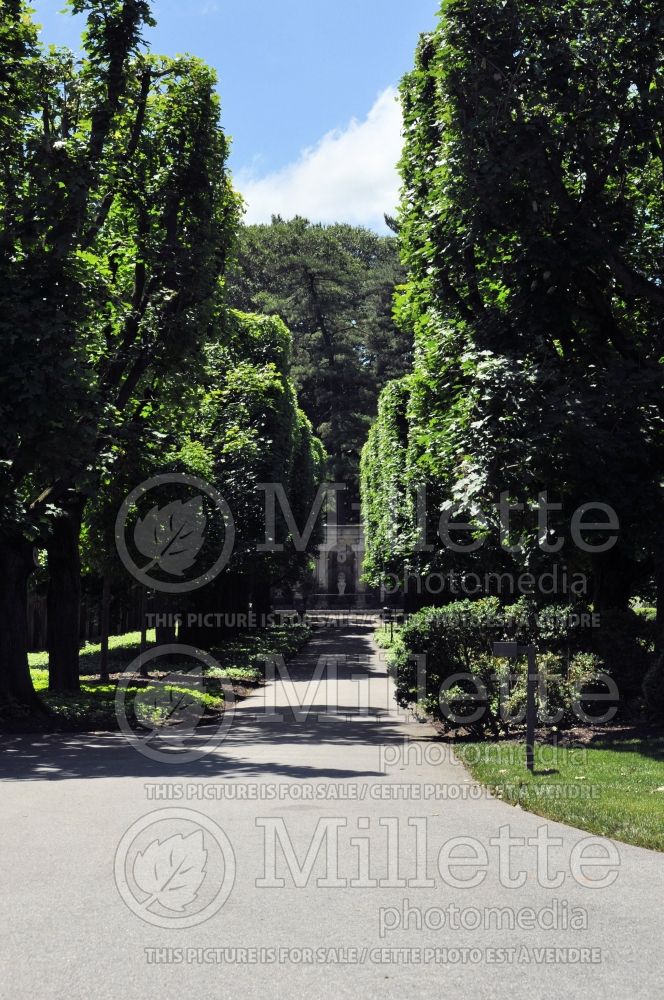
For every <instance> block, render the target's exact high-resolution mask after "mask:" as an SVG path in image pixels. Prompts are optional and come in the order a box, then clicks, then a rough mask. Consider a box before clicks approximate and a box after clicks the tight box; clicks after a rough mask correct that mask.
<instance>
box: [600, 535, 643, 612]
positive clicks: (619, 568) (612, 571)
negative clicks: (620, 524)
mask: <svg viewBox="0 0 664 1000" xmlns="http://www.w3.org/2000/svg"><path fill="white" fill-rule="evenodd" d="M592 571H593V605H594V607H595V611H598V612H600V613H601V612H602V611H627V610H628V609H629V599H630V597H631V594H632V583H633V580H634V572H635V565H634V562H633V560H631V559H629V558H628V557H627V556H626V555H625V553H624V552H623V550H622V547H621V546H620V544H618V545H615V546H614V547H613V548H612V549H611V550H610V551H609V552H603V553H600V554H598V555H596V556H594V557H593V560H592Z"/></svg>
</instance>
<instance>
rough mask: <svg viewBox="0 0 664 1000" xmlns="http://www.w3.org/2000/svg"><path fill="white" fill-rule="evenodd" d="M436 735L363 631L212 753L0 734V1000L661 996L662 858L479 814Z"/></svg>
mask: <svg viewBox="0 0 664 1000" xmlns="http://www.w3.org/2000/svg"><path fill="white" fill-rule="evenodd" d="M321 657H322V658H323V659H322V660H321V659H320V658H321ZM317 670H318V672H319V675H320V678H321V679H320V683H317V681H316V671H317ZM312 678H313V680H312ZM433 736H434V734H433V732H432V731H431V730H430V729H429V728H428V727H427V726H422V725H419V724H417V723H413V722H412V720H409V719H408V718H406V717H402V716H401V715H400V714H398V713H397V712H396V711H395V706H394V702H393V699H392V691H391V685H390V682H389V680H388V678H387V675H386V672H385V667H384V664H383V662H382V658H381V655H380V654H379V653H378V652H377V650H376V649H375V647H374V645H373V642H372V639H371V630H370V628H369V627H367V626H364V627H361V626H355V627H346V628H344V629H341V628H337V629H329V630H327V631H325V632H323V633H321V634H320V636H319V637H318V638H317V639H316V641H315V642H314V643H312V644H311V645H310V646H309V647H308V649H307V651H306V655H303V656H302V657H301V658H300V659H299V660H297V661H296V662H295V663H294V664H292V665H290V671H289V676H288V677H284V676H280V675H279V674H278V673H277V674H276V676H275V679H274V681H272V682H271V683H269V684H268V685H267V687H266V688H264V689H262V690H261V691H259V692H257V693H256V694H254V695H253V696H252V697H251V698H249V699H247V700H246V701H243V702H241V703H240V704H239V705H238V706H237V707H236V709H235V711H234V713H233V717H232V722H231V724H230V726H229V727H228V728H227V729H226V730H224V731H223V732H220V733H219V734H218V738H219V742H218V743H215V742H214V741H213V740H212V737H211V735H210V734H206V735H200V734H199V735H197V736H194V737H192V738H191V739H187V740H182V741H181V743H180V744H179V745H178V746H177V747H175V748H174V747H173V744H172V742H171V741H168V742H165V741H163V740H160V739H157V740H153V741H152V742H151V743H150V745H149V751H150V753H151V754H152V756H146V754H145V748H144V747H143V748H137V747H135V746H132V745H130V744H129V743H128V742H127V740H126V739H125V738H124V737H123V736H122V735H121V734H113V735H104V734H99V735H93V736H71V737H67V736H64V737H63V736H58V737H29V736H25V737H6V738H3V739H2V740H1V741H0V833H1V840H0V844H1V848H0V850H1V856H0V910H1V912H2V921H1V939H0V996H2V997H3V998H7V1000H10V998H11V1000H24V998H25V1000H27V998H33V997H35V996H38V997H41V998H54V1000H94V998H100V1000H110V998H113V1000H125V998H126V1000H139V998H140V1000H145V998H151V1000H152V998H160V1000H180V998H182V997H184V996H187V997H191V998H194V997H195V998H197V1000H226V998H229V1000H230V998H232V1000H243V998H253V997H261V998H263V997H264V998H268V997H276V998H284V1000H285V998H289V1000H290V998H298V997H307V998H319V997H320V998H330V1000H342V998H346V997H352V998H353V1000H356V998H359V997H363V998H374V997H375V998H385V1000H388V998H389V1000H391V998H395V1000H396V998H403V997H407V998H409V1000H416V998H420V997H421V998H425V997H426V998H427V1000H428V998H430V997H432V996H441V997H446V998H457V997H458V998H464V1000H475V998H478V1000H479V998H482V1000H489V998H500V1000H507V998H512V997H517V998H528V1000H539V998H542V1000H544V998H547V1000H548V998H549V997H551V996H553V995H558V996H560V995H566V996H569V997H572V998H578V997H583V998H584V1000H594V998H597V1000H600V998H601V1000H610V998H614V997H615V998H620V1000H623V998H629V1000H659V998H661V997H662V995H663V985H664V948H663V947H662V945H663V940H662V938H663V934H662V928H663V927H664V856H662V855H661V854H656V853H653V852H650V851H645V850H641V849H638V848H634V847H629V846H626V845H623V844H615V843H613V842H610V841H598V840H597V838H592V837H589V835H588V834H584V833H581V832H580V831H577V830H573V829H570V828H567V827H564V826H561V825H559V824H556V823H550V822H547V821H544V820H542V819H541V818H539V817H537V816H534V815H531V814H528V813H525V812H523V811H521V810H519V809H514V808H512V807H510V806H507V805H505V804H504V803H502V802H500V801H498V800H495V799H491V798H489V797H488V796H487V795H486V794H485V793H484V792H483V790H482V789H480V788H478V786H476V785H475V784H474V783H473V781H472V780H471V779H470V777H469V776H468V774H467V772H466V771H465V770H464V769H463V768H462V767H461V766H460V765H459V764H458V763H457V762H456V761H455V760H454V759H453V757H452V756H451V755H450V752H449V750H448V749H447V748H446V747H445V746H443V745H441V744H439V743H436V741H435V740H434V738H433ZM206 751H207V752H206ZM163 755H167V756H165V757H164V759H162V756H163ZM194 755H196V756H197V759H191V757H192V756H194ZM510 838H511V840H510ZM536 838H537V839H536ZM593 857H594V858H596V859H597V861H598V863H597V864H596V865H595V866H592V865H591V864H589V863H588V861H589V859H592V858H593ZM598 883H599V884H598ZM602 884H603V887H602Z"/></svg>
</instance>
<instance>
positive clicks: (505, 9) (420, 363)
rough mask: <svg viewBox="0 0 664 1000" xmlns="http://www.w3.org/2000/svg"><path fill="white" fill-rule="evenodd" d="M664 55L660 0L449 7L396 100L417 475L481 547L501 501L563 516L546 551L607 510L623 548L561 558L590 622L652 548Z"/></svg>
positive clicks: (530, 561) (642, 569)
mask: <svg viewBox="0 0 664 1000" xmlns="http://www.w3.org/2000/svg"><path fill="white" fill-rule="evenodd" d="M663 48H664V17H663V15H662V12H661V9H660V6H659V5H658V4H657V3H655V2H648V0H626V2H623V3H620V4H618V3H610V4H606V3H603V4H600V3H596V2H592V0H565V2H563V3H557V4H553V3H547V2H545V3H540V4H537V5H533V4H531V3H527V2H525V0H505V2H503V3H500V4H498V3H495V2H493V0H479V2H472V3H471V2H468V0H448V2H447V3H445V5H444V7H443V11H442V14H441V20H440V24H439V26H438V28H437V29H436V31H435V32H433V33H431V34H429V35H425V36H424V37H423V38H422V40H421V43H420V46H419V49H418V53H417V62H416V68H415V70H414V72H413V73H412V74H410V75H409V76H408V77H407V78H406V80H405V82H404V85H403V90H402V95H403V105H404V119H405V137H406V142H405V150H404V157H403V162H402V174H403V179H404V193H403V204H402V210H401V215H400V233H401V239H402V243H403V247H404V260H405V263H406V266H407V267H408V270H409V282H408V285H407V290H406V293H405V295H404V296H403V298H402V302H401V307H400V308H401V310H402V312H403V315H404V316H405V317H406V318H407V322H408V323H409V324H411V325H413V326H414V327H415V328H416V342H417V360H416V365H415V372H414V375H413V378H412V380H411V385H410V390H411V396H410V401H409V404H408V407H407V412H408V420H409V424H410V428H409V441H410V447H409V451H408V457H407V464H408V468H407V470H406V474H407V476H408V477H410V483H411V485H412V486H413V487H414V485H415V484H416V483H418V482H421V483H422V484H424V485H427V486H428V487H429V493H430V498H431V501H432V507H433V509H435V510H438V511H440V508H441V506H443V505H444V504H446V503H451V504H454V505H455V506H456V507H457V508H459V509H460V511H461V512H462V513H463V516H462V517H461V520H468V519H471V520H472V519H475V524H476V526H477V530H478V533H479V532H485V531H486V525H485V524H483V523H481V521H480V520H479V511H480V509H482V508H483V509H484V512H485V513H488V514H490V513H491V511H494V512H495V511H496V510H497V501H498V498H499V496H500V494H501V492H503V491H504V492H506V493H507V494H508V496H509V497H510V498H512V499H514V500H519V501H521V502H524V501H525V502H533V501H534V502H537V497H538V494H539V493H541V492H544V491H547V492H548V494H549V500H550V501H551V502H558V503H559V504H560V505H561V510H560V511H558V512H555V513H554V514H553V515H552V517H551V526H552V532H553V533H552V535H551V536H550V537H549V539H548V541H556V539H557V537H559V535H558V533H559V534H561V535H562V534H563V533H565V532H564V529H563V523H564V522H565V521H567V522H568V521H569V516H570V514H571V512H572V511H573V510H574V509H575V508H576V507H578V506H579V505H580V504H582V503H584V502H590V501H597V500H599V501H602V502H603V503H605V504H609V505H610V506H612V507H613V508H614V509H615V511H616V512H617V513H618V515H619V519H620V522H621V534H620V539H619V542H618V544H617V545H616V546H614V548H613V549H611V550H610V551H609V552H605V553H598V554H597V555H594V556H592V555H587V554H584V553H582V552H579V551H578V550H576V549H575V548H574V547H573V546H571V545H570V543H569V539H568V541H567V544H566V546H565V548H564V549H563V550H562V552H561V554H560V555H559V556H557V557H555V558H558V559H565V560H567V561H568V562H570V563H572V564H576V567H577V568H578V569H580V570H583V571H586V572H588V573H589V574H590V575H591V577H592V581H593V590H592V593H591V594H590V597H591V599H593V601H594V603H595V606H596V607H597V608H598V609H610V608H614V609H615V608H624V607H626V604H627V601H628V598H629V595H630V593H631V592H632V588H633V585H634V580H635V578H636V577H637V576H638V575H639V574H641V575H642V574H644V573H647V572H648V570H649V568H650V569H651V568H652V565H653V560H654V558H655V557H656V555H657V549H658V544H657V539H658V537H659V536H660V534H661V509H662V497H661V487H660V483H661V481H662V475H661V472H662V468H663V458H664V455H663V451H662V444H663V442H664V437H663V435H662V429H663V428H662V411H661V399H662V389H663V388H664V385H663V379H662V367H661V363H660V360H661V357H662V354H663V347H664V341H663V336H664V325H663V323H662V305H663V304H664V294H663V291H662V278H663V273H662V262H663V261H664V253H663V251H664V197H663V191H664V187H663V185H662V175H663V166H664V147H663V145H662V126H663V124H664V77H663V76H662V55H663ZM489 527H490V529H491V533H492V535H493V536H494V537H496V536H497V534H498V531H499V523H498V519H497V516H494V517H493V519H492V520H491V523H490V525H489ZM527 529H528V530H527V531H526V534H525V538H526V541H525V545H524V546H523V549H522V551H520V552H519V553H517V554H515V556H514V559H513V563H514V564H516V565H519V564H520V565H521V566H523V567H530V566H536V564H537V560H538V559H540V558H541V552H540V550H539V546H538V530H537V526H536V524H533V519H532V518H531V519H530V522H529V524H528V525H527ZM566 534H567V535H569V532H566ZM439 550H440V546H439ZM499 558H500V556H499V555H498V554H496V559H499ZM551 558H554V557H551V556H549V557H548V559H549V561H550V560H551ZM436 559H437V561H438V562H439V563H442V564H443V565H448V566H449V565H450V562H451V560H452V557H451V556H450V555H449V554H448V553H445V552H442V551H439V552H438V554H437V556H436V557H434V562H435V561H436Z"/></svg>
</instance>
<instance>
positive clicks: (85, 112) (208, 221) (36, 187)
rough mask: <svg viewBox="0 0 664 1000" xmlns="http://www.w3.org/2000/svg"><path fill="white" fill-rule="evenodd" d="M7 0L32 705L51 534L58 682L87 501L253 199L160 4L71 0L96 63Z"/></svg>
mask: <svg viewBox="0 0 664 1000" xmlns="http://www.w3.org/2000/svg"><path fill="white" fill-rule="evenodd" d="M5 6H6V7H7V16H6V18H5V21H4V23H3V30H2V34H0V43H1V44H2V46H3V49H4V52H3V56H4V55H6V56H7V58H3V73H4V80H3V84H2V85H3V89H4V91H5V95H4V96H5V98H6V106H7V109H8V110H7V113H6V115H5V116H4V117H3V119H2V125H1V126H0V127H1V128H2V131H3V134H2V136H1V138H2V148H3V154H2V156H3V170H2V175H1V177H0V212H1V213H2V220H3V221H2V231H1V233H0V241H1V242H2V250H3V253H2V261H1V263H0V268H1V269H2V271H1V275H0V276H1V278H2V289H3V292H2V295H3V302H2V305H3V309H2V317H1V318H0V336H1V337H2V340H3V343H4V344H5V345H6V349H5V360H6V367H5V369H4V372H3V375H2V386H1V387H0V388H1V390H2V398H3V406H4V412H3V422H2V431H1V432H0V454H1V459H0V461H1V463H2V464H1V466H0V468H1V469H2V482H1V483H0V497H1V502H2V514H3V537H2V539H1V542H0V568H1V569H2V573H1V574H0V575H1V576H2V578H3V583H2V588H3V593H2V594H0V597H2V598H3V600H2V601H1V603H0V615H1V616H2V617H1V620H0V636H1V637H2V638H0V660H1V665H0V695H1V696H2V697H3V698H4V699H5V700H8V701H15V702H16V701H17V702H23V703H30V704H32V705H33V706H34V704H35V702H34V698H33V695H32V688H31V683H30V676H29V671H28V666H27V655H26V643H25V586H26V582H27V579H28V576H29V573H30V569H31V565H32V546H33V545H34V544H35V543H45V544H46V546H47V548H48V550H49V563H50V570H51V578H52V587H51V600H52V602H53V604H52V610H53V614H52V616H51V617H52V622H53V625H52V629H51V634H50V637H49V638H50V646H51V655H52V658H53V662H52V670H53V681H54V684H55V686H56V687H57V688H58V689H67V688H70V687H73V688H75V687H76V686H77V685H78V642H77V640H78V617H77V603H76V593H75V589H76V588H75V586H74V585H73V581H75V580H76V579H77V575H78V565H77V560H78V546H77V539H78V527H79V524H80V518H81V516H82V511H83V507H84V504H85V499H86V497H87V496H88V495H89V494H90V493H92V492H94V490H95V486H96V478H97V476H98V475H99V472H100V469H101V468H103V465H104V462H105V461H106V458H107V456H108V455H109V454H110V452H111V451H112V443H113V441H114V440H115V438H116V437H117V436H118V435H121V434H122V433H123V429H124V428H125V426H126V425H127V424H128V423H131V421H132V420H133V419H134V418H135V416H136V414H137V412H140V410H141V407H142V406H143V405H145V393H146V391H147V389H148V388H149V386H150V385H151V384H152V381H153V380H154V378H158V377H159V376H160V375H162V374H163V373H166V372H168V371H169V370H172V369H173V368H174V367H179V366H183V365H185V364H186V361H187V359H188V358H189V357H190V356H192V355H195V354H196V352H197V351H199V350H200V344H201V341H202V339H203V337H204V336H205V331H206V329H207V327H208V324H209V318H210V315H211V312H212V309H213V304H214V302H215V298H216V295H217V294H218V282H219V275H220V274H221V273H222V272H223V269H224V266H225V261H226V256H227V252H228V248H229V245H230V242H231V236H232V231H233V229H234V225H235V217H236V214H237V199H236V197H235V196H234V195H233V193H232V191H231V189H230V186H229V183H228V180H227V177H226V174H225V158H226V153H227V141H226V139H225V137H224V135H223V133H222V132H221V128H220V126H219V120H218V118H219V109H218V99H217V97H216V95H215V92H214V87H215V80H214V76H213V74H212V73H211V71H210V70H208V69H207V68H206V67H205V66H203V65H202V64H201V63H200V62H199V61H197V60H195V59H191V58H186V59H178V60H166V59H155V58H153V57H151V56H149V55H146V54H145V53H144V52H143V51H142V50H141V32H142V29H143V28H144V27H145V26H146V25H150V24H152V23H153V22H152V18H151V16H150V7H149V4H148V3H144V2H137V0H123V2H121V0H113V2H110V3H109V2H102V0H87V2H86V0H71V3H70V6H71V8H72V11H73V12H76V13H80V12H85V13H86V14H87V30H86V33H85V36H84V47H85V57H84V59H83V61H82V62H81V63H80V64H79V63H77V62H76V60H75V59H74V57H73V56H72V54H71V53H69V52H67V51H49V52H48V53H46V52H44V51H43V50H42V49H41V48H39V47H38V45H37V41H36V34H35V29H34V26H33V25H32V23H31V22H30V20H29V18H28V15H27V12H26V8H25V5H24V4H23V3H21V2H13V3H10V4H8V5H5ZM72 592H73V593H72ZM72 598H73V599H72ZM59 600H62V601H63V604H62V605H60V604H59V603H58V604H57V605H56V603H55V602H57V601H59ZM59 623H60V625H61V627H58V624H59Z"/></svg>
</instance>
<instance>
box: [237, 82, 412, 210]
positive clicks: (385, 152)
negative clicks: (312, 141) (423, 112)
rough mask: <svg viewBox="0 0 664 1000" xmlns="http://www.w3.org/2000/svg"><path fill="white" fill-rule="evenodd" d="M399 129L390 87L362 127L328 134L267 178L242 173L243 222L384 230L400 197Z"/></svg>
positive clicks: (351, 126) (398, 110)
mask: <svg viewBox="0 0 664 1000" xmlns="http://www.w3.org/2000/svg"><path fill="white" fill-rule="evenodd" d="M401 128H402V119H401V107H400V105H399V102H398V99H397V91H396V89H395V88H394V87H388V89H387V90H385V91H384V92H383V93H382V94H381V95H380V96H379V97H378V99H377V101H376V103H375V104H374V106H373V107H372V109H371V111H370V112H369V114H368V116H367V117H366V118H365V119H364V120H363V121H358V120H357V119H353V120H352V121H351V122H350V124H349V125H348V126H347V127H346V128H344V129H336V130H335V131H333V132H328V134H327V135H325V136H323V138H322V139H321V140H320V142H318V143H317V145H315V146H313V147H311V148H310V149H305V150H303V152H302V153H301V154H300V156H299V158H298V159H297V160H296V161H295V162H294V163H290V164H289V165H288V166H286V167H283V168H282V169H281V170H278V171H275V172H274V173H271V174H267V175H266V176H265V177H257V176H256V174H255V172H254V171H248V170H244V171H241V172H240V173H239V174H237V175H236V178H235V182H236V186H237V187H238V189H239V190H240V192H241V193H242V195H243V196H244V198H245V200H246V202H247V206H248V207H247V214H246V216H245V221H246V222H249V223H254V222H269V221H270V219H271V217H272V215H281V216H283V217H284V218H292V217H293V216H294V215H303V216H306V217H307V218H308V219H310V220H311V221H312V222H350V223H354V224H356V225H365V226H368V227H370V228H373V229H380V230H384V228H385V224H384V219H383V216H384V213H385V212H388V213H392V212H394V210H395V209H396V207H397V202H398V197H399V176H398V173H397V162H398V160H399V158H400V156H401V145H402V139H401Z"/></svg>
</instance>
